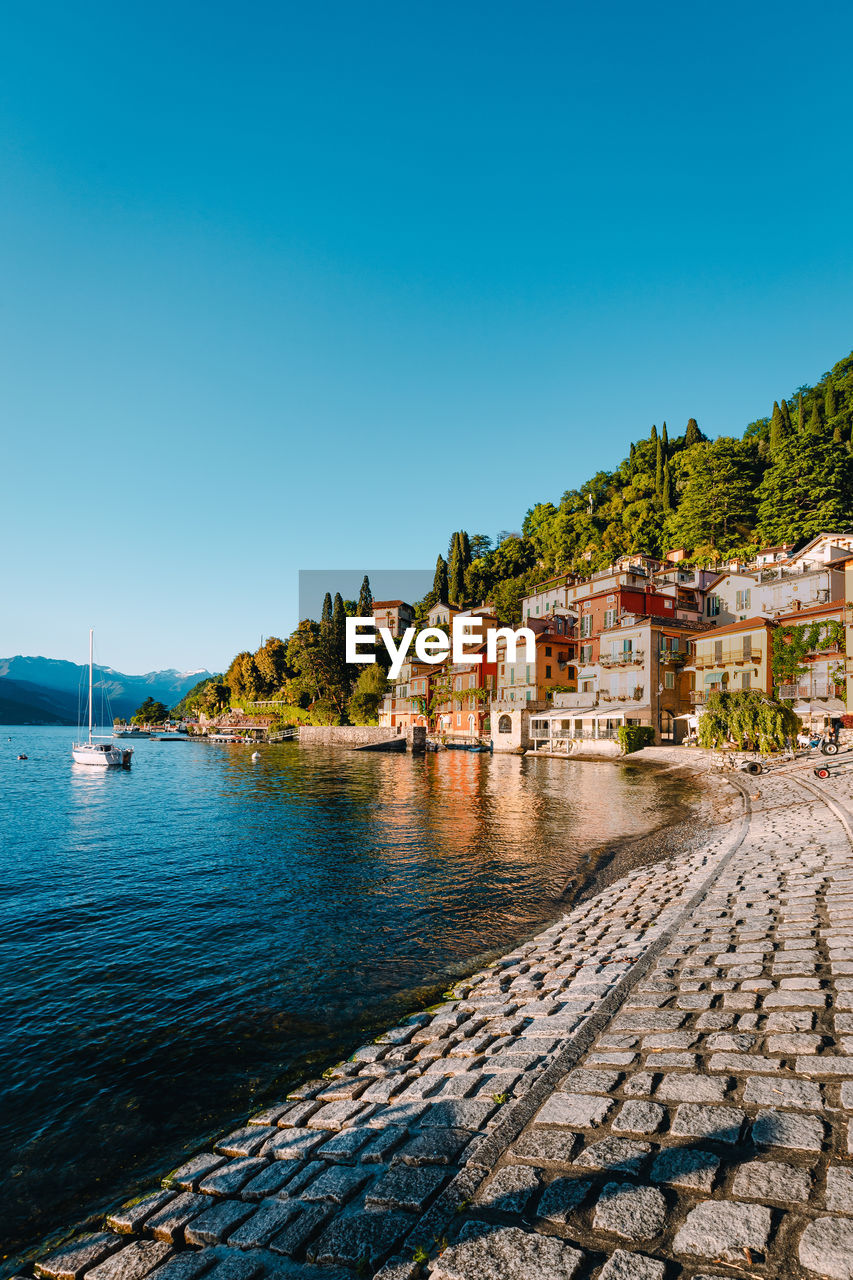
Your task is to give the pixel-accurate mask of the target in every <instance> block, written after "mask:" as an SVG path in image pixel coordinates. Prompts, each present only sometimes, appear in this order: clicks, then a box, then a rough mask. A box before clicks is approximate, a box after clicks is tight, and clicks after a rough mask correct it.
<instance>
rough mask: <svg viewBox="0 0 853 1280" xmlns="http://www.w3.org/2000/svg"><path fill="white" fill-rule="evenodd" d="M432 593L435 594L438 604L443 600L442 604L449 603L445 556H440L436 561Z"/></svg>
mask: <svg viewBox="0 0 853 1280" xmlns="http://www.w3.org/2000/svg"><path fill="white" fill-rule="evenodd" d="M432 593H433V595H434V596H435V600H436V604H438V602H439V601H441V603H442V604H446V603H447V561H446V560H445V558H444V556H439V557H438V559H437V560H436V562H435V577H434V578H433V580H432Z"/></svg>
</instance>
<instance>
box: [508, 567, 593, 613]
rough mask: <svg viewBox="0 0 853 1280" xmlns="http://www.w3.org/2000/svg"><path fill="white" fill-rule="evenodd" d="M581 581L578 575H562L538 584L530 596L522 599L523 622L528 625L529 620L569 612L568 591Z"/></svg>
mask: <svg viewBox="0 0 853 1280" xmlns="http://www.w3.org/2000/svg"><path fill="white" fill-rule="evenodd" d="M579 581H580V577H579V575H578V574H576V573H561V574H558V575H557V576H556V577H554V578H547V579H546V580H545V581H544V582H537V583H536V585H535V587H534V588H533V590H532V591H531V593H530V595H529V596H524V597H523V598H522V601H521V617H522V621H523V622H525V623H526V622H527V620H528V619H529V618H545V617H548V616H549V615H550V614H552V613H560V612H562V613H566V612H568V610H569V599H568V589H569V587H571V586H574V584H575V583H576V582H579Z"/></svg>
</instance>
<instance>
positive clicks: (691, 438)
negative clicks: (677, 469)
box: [684, 418, 702, 449]
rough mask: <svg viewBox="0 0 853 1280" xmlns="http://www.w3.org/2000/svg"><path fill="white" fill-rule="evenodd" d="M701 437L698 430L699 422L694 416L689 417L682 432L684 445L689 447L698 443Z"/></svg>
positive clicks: (686, 447)
mask: <svg viewBox="0 0 853 1280" xmlns="http://www.w3.org/2000/svg"><path fill="white" fill-rule="evenodd" d="M701 439H702V432H701V431H700V430H699V423H698V422H697V421H696V419H695V418H690V419H689V421H688V423H687V427H686V429H685V432H684V447H685V449H689V448H690V446H691V445H692V444H699V442H700V440H701Z"/></svg>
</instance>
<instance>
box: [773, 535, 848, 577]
mask: <svg viewBox="0 0 853 1280" xmlns="http://www.w3.org/2000/svg"><path fill="white" fill-rule="evenodd" d="M851 554H853V533H820V534H818V536H817V537H816V538H812V539H811V541H810V542H807V543H806V545H805V546H804V547H801V548H800V550H799V551H798V552H797V553H796V555H792V556H789V557H788V560H787V561H786V566H787V568H789V569H792V570H797V569H800V570H803V569H816V568H820V566H822V565H828V564H833V563H834V562H836V561H843V560H846V559H847V557H848V556H849V555H851Z"/></svg>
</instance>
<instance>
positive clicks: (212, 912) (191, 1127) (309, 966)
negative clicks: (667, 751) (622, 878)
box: [0, 728, 689, 1248]
mask: <svg viewBox="0 0 853 1280" xmlns="http://www.w3.org/2000/svg"><path fill="white" fill-rule="evenodd" d="M10 732H11V733H12V742H5V743H3V751H2V753H0V794H2V795H3V796H4V797H5V800H6V805H5V818H4V841H3V845H2V850H0V859H2V875H0V895H2V912H3V916H2V919H3V929H2V931H0V974H2V975H3V976H2V978H0V1117H2V1119H0V1138H1V1139H2V1148H3V1150H4V1151H6V1152H10V1153H11V1155H10V1156H9V1157H7V1159H8V1165H7V1167H6V1170H0V1178H2V1188H0V1191H1V1192H2V1194H0V1238H2V1239H3V1240H4V1242H8V1243H7V1247H9V1246H11V1247H12V1248H16V1247H19V1246H21V1245H23V1244H25V1243H27V1242H32V1241H34V1240H35V1239H37V1238H38V1237H39V1236H40V1235H42V1234H43V1233H45V1232H47V1231H49V1230H54V1229H56V1228H57V1227H59V1226H61V1225H63V1224H64V1223H65V1222H67V1221H68V1220H69V1219H71V1218H75V1217H80V1216H81V1215H83V1214H84V1213H86V1212H89V1211H91V1210H93V1209H94V1208H95V1207H97V1206H100V1205H102V1204H104V1203H108V1202H110V1201H113V1200H115V1199H116V1198H117V1197H119V1196H121V1195H122V1194H124V1193H125V1192H127V1191H130V1190H131V1189H133V1187H134V1186H135V1184H136V1183H137V1182H138V1181H139V1180H142V1179H144V1178H145V1177H148V1176H151V1175H154V1174H157V1173H162V1171H163V1170H164V1169H165V1168H166V1167H168V1166H170V1165H172V1164H174V1163H175V1162H177V1160H179V1159H180V1158H181V1156H182V1154H183V1153H184V1152H185V1151H187V1150H191V1149H193V1148H194V1147H195V1146H197V1145H198V1144H199V1143H200V1142H201V1141H203V1139H204V1137H205V1136H206V1135H207V1134H209V1133H210V1132H211V1131H215V1130H216V1129H218V1128H221V1127H222V1126H224V1125H225V1124H227V1123H229V1122H230V1120H231V1119H232V1118H233V1117H235V1116H238V1115H240V1114H241V1113H243V1114H245V1112H246V1111H247V1110H249V1109H251V1108H253V1107H255V1106H257V1105H259V1104H260V1103H261V1102H262V1101H263V1100H264V1098H265V1097H267V1096H270V1094H271V1093H274V1092H275V1091H276V1089H279V1088H282V1087H284V1086H285V1085H286V1084H287V1083H288V1082H292V1081H293V1080H294V1079H295V1078H296V1077H298V1076H300V1075H304V1074H305V1073H306V1072H309V1071H311V1070H313V1069H316V1067H317V1065H318V1064H321V1065H325V1064H326V1063H327V1062H328V1061H330V1060H333V1059H334V1058H335V1057H337V1056H339V1055H340V1054H342V1053H343V1052H345V1051H348V1050H349V1049H351V1048H352V1047H354V1046H355V1045H356V1044H358V1043H359V1042H360V1040H361V1039H362V1037H363V1036H364V1035H365V1034H367V1033H368V1032H369V1031H370V1030H371V1029H373V1028H376V1027H379V1026H382V1025H387V1023H388V1022H390V1021H392V1020H394V1019H396V1018H397V1017H399V1016H400V1014H401V1013H402V1012H404V1011H406V1010H407V1009H410V1008H411V1007H413V1006H414V1005H416V1004H417V1003H419V1002H422V1001H424V1000H426V999H428V998H431V997H434V995H435V994H436V992H438V991H440V990H441V989H442V988H443V987H444V986H445V985H446V984H447V983H448V982H449V981H451V980H452V979H453V978H454V977H458V976H459V975H460V974H462V973H465V972H470V971H471V970H472V969H473V968H476V967H477V966H478V964H479V963H480V962H481V960H482V958H483V957H484V956H485V955H489V954H494V953H500V952H501V951H503V950H506V949H508V948H509V947H511V946H512V945H514V943H515V942H517V941H518V940H519V938H521V937H524V936H526V935H528V934H530V933H531V932H533V931H534V930H535V929H536V928H537V927H538V926H539V925H541V924H542V923H543V922H544V921H547V920H549V919H551V918H553V916H554V915H555V914H557V912H558V911H559V910H561V909H562V908H563V905H564V904H563V902H562V901H561V895H562V893H563V890H564V887H565V885H566V881H567V880H569V879H575V880H576V881H577V882H578V884H582V883H583V876H584V868H585V867H586V866H587V865H588V859H589V855H590V854H591V853H592V852H594V851H595V850H598V849H600V848H601V847H602V846H603V845H605V844H608V843H611V844H612V842H613V841H615V840H618V839H621V838H624V837H627V836H631V835H638V834H641V833H643V832H645V831H647V830H649V829H650V828H651V827H654V826H658V825H660V824H661V823H663V822H666V821H669V820H670V819H671V818H672V816H673V815H674V812H675V808H676V806H677V805H679V804H680V803H681V802H683V801H684V800H685V799H687V797H688V796H689V786H688V784H686V783H684V782H680V781H676V780H674V779H673V778H672V776H671V775H666V776H665V775H661V774H658V773H657V772H656V771H654V770H649V769H643V768H638V767H631V766H622V765H618V764H614V763H610V762H602V763H595V762H571V763H570V762H566V761H559V760H546V759H542V760H526V759H519V758H518V757H515V756H507V757H502V756H495V757H489V756H484V755H469V754H468V753H466V752H446V753H442V754H436V755H428V756H426V757H421V758H413V757H411V756H407V755H396V754H394V755H383V754H376V753H371V752H368V753H347V752H341V751H338V752H326V751H321V750H310V751H309V750H302V751H300V749H299V747H297V746H294V745H292V744H282V745H281V746H278V747H270V748H265V749H263V750H262V754H261V760H260V761H259V762H258V763H256V764H252V762H251V760H250V756H251V750H252V749H251V748H248V747H247V748H245V749H243V748H241V747H212V746H206V745H202V744H195V743H187V744H183V745H181V746H176V747H174V748H171V749H169V750H168V751H167V750H165V749H163V748H162V747H159V746H158V745H157V744H156V743H151V742H141V743H139V744H138V745H137V746H136V749H135V752H134V764H133V768H132V770H131V771H130V772H129V773H126V772H124V771H110V772H109V773H106V774H99V773H96V772H95V771H92V770H89V771H86V770H82V769H81V768H80V767H77V768H73V767H72V764H71V761H70V757H69V748H70V741H71V737H72V736H73V733H72V731H71V730H67V729H32V728H27V729H14V730H11V731H10ZM19 744H25V747H23V746H21V745H19ZM22 749H26V751H27V754H28V756H29V760H28V761H27V762H26V763H25V764H24V763H22V762H18V761H17V759H16V758H15V757H16V756H17V753H18V751H20V750H22Z"/></svg>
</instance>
